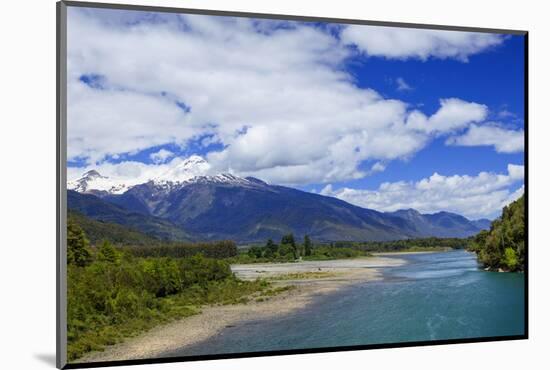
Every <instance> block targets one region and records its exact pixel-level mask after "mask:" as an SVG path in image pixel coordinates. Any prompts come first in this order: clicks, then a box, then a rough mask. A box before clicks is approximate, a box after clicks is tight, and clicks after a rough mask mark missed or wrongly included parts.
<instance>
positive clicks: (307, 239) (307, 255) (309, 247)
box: [304, 235, 312, 257]
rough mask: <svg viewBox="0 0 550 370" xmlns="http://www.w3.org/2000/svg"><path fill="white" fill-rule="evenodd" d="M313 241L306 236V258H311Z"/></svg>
mask: <svg viewBox="0 0 550 370" xmlns="http://www.w3.org/2000/svg"><path fill="white" fill-rule="evenodd" d="M311 248H312V245H311V239H310V238H309V236H308V235H306V236H304V256H306V257H309V256H311Z"/></svg>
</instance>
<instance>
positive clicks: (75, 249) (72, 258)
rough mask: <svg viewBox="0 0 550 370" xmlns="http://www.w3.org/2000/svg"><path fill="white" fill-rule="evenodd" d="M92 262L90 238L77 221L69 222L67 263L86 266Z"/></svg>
mask: <svg viewBox="0 0 550 370" xmlns="http://www.w3.org/2000/svg"><path fill="white" fill-rule="evenodd" d="M90 262H91V253H90V249H89V248H88V239H86V235H85V234H84V231H83V230H82V229H81V228H80V226H78V225H77V224H76V223H74V222H72V221H71V220H69V222H68V223H67V263H68V264H69V265H76V266H86V265H87V264H89V263H90Z"/></svg>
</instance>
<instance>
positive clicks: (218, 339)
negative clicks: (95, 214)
mask: <svg viewBox="0 0 550 370" xmlns="http://www.w3.org/2000/svg"><path fill="white" fill-rule="evenodd" d="M399 258H403V259H406V260H407V262H408V263H407V264H406V265H404V266H400V267H394V268H387V269H385V270H384V277H385V279H384V281H381V282H373V283H365V284H362V285H358V286H354V287H350V288H347V289H344V290H341V291H339V292H337V293H334V294H331V295H328V296H324V297H321V298H319V299H318V300H316V301H315V302H314V303H313V304H311V305H309V306H308V307H306V308H304V309H302V310H299V311H297V312H295V313H293V314H290V315H286V316H284V317H279V318H274V319H270V320H259V321H252V322H246V323H242V324H239V325H237V326H235V327H230V328H227V329H225V330H224V331H223V332H222V333H220V334H219V335H217V336H215V337H213V338H211V339H209V340H207V341H205V342H202V343H199V344H197V345H194V346H191V347H187V348H183V349H180V350H178V351H175V352H171V353H167V354H166V356H190V355H204V354H223V353H237V352H254V351H273V350H288V349H294V350H296V349H305V348H322V347H337V346H351V345H365V344H381V343H399V342H408V341H425V340H442V339H459V338H460V339H463V338H475V337H494V336H508V335H522V334H523V333H524V276H523V274H511V273H495V272H486V271H483V270H480V269H479V268H478V266H477V263H476V259H475V256H474V255H473V254H470V253H467V252H465V251H452V252H443V253H429V254H416V255H407V256H399Z"/></svg>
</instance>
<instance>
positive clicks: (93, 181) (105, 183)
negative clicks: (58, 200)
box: [67, 170, 128, 194]
mask: <svg viewBox="0 0 550 370" xmlns="http://www.w3.org/2000/svg"><path fill="white" fill-rule="evenodd" d="M67 189H70V190H75V191H78V192H80V193H87V192H93V191H99V192H107V193H111V194H122V193H124V192H125V191H126V190H128V187H127V186H126V185H125V184H123V183H120V182H117V181H114V180H113V179H111V178H109V177H107V176H102V175H101V174H100V173H99V172H97V171H96V170H90V171H88V172H86V173H84V174H83V175H82V177H81V178H79V179H77V180H74V181H69V182H68V183H67Z"/></svg>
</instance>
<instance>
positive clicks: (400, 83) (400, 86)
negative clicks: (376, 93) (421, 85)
mask: <svg viewBox="0 0 550 370" xmlns="http://www.w3.org/2000/svg"><path fill="white" fill-rule="evenodd" d="M395 83H396V84H397V91H410V90H412V89H413V88H412V86H411V85H409V84H408V83H407V81H405V79H404V78H402V77H398V78H397V79H396V80H395Z"/></svg>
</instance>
